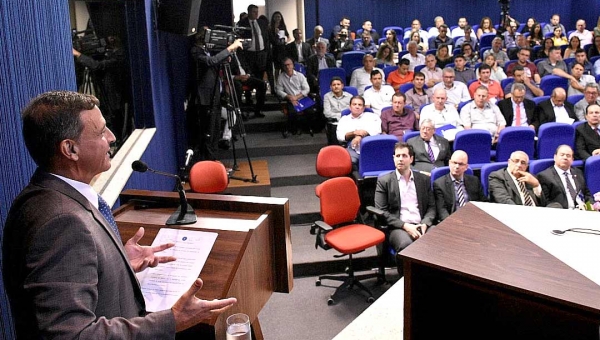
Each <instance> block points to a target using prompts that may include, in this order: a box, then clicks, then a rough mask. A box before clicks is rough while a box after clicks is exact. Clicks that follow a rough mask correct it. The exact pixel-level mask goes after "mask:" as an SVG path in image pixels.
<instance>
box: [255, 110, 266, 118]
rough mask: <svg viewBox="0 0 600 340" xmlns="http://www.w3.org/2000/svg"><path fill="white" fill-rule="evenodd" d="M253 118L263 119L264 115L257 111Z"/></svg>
mask: <svg viewBox="0 0 600 340" xmlns="http://www.w3.org/2000/svg"><path fill="white" fill-rule="evenodd" d="M254 117H256V118H265V114H264V113H262V112H260V111H258V112H255V113H254Z"/></svg>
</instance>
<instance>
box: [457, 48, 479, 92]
mask: <svg viewBox="0 0 600 340" xmlns="http://www.w3.org/2000/svg"><path fill="white" fill-rule="evenodd" d="M454 74H455V79H456V81H459V82H461V83H463V84H465V85H466V84H468V83H469V82H470V81H471V80H473V79H477V78H475V71H473V69H471V68H469V67H468V66H467V59H465V56H464V55H462V54H457V55H455V56H454Z"/></svg>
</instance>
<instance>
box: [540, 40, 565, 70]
mask: <svg viewBox="0 0 600 340" xmlns="http://www.w3.org/2000/svg"><path fill="white" fill-rule="evenodd" d="M537 68H538V72H539V73H540V77H542V78H543V77H544V76H546V75H549V74H554V75H557V76H561V77H564V78H569V71H567V64H565V62H564V61H562V57H561V54H560V47H556V46H552V47H551V48H550V50H549V54H548V58H547V59H545V60H542V61H540V62H539V63H538V64H537ZM555 69H558V70H561V71H563V72H556V71H555Z"/></svg>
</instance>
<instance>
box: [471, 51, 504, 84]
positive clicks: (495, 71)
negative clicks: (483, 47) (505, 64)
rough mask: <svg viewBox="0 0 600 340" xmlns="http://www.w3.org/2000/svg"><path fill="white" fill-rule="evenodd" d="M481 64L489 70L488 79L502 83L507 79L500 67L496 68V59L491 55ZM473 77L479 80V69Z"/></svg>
mask: <svg viewBox="0 0 600 340" xmlns="http://www.w3.org/2000/svg"><path fill="white" fill-rule="evenodd" d="M483 63H484V64H486V65H488V66H489V67H490V68H491V74H490V79H493V80H497V81H503V80H504V79H506V78H508V77H507V76H506V73H504V70H503V69H502V67H500V66H498V63H497V62H496V57H494V55H493V54H488V55H487V57H485V60H484V61H483ZM475 77H477V78H479V69H477V70H476V71H475Z"/></svg>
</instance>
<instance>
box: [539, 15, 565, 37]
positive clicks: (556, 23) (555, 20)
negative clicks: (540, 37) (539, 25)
mask: <svg viewBox="0 0 600 340" xmlns="http://www.w3.org/2000/svg"><path fill="white" fill-rule="evenodd" d="M557 27H558V28H560V29H561V30H562V31H563V32H566V31H565V26H563V25H562V24H561V23H560V15H558V14H553V15H552V17H551V18H550V22H549V23H547V24H546V26H544V30H543V34H544V35H546V34H548V33H552V32H554V29H555V28H557Z"/></svg>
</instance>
